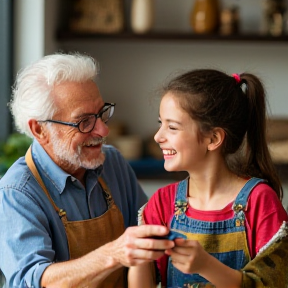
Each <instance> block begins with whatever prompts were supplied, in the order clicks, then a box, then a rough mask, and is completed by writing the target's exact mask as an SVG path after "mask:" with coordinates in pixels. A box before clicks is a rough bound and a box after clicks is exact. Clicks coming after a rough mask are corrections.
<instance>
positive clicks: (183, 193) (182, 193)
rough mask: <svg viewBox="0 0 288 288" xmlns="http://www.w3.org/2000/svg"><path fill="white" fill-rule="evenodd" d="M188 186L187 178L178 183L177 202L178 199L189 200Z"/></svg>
mask: <svg viewBox="0 0 288 288" xmlns="http://www.w3.org/2000/svg"><path fill="white" fill-rule="evenodd" d="M187 187H188V180H187V179H184V180H182V181H180V182H179V183H178V186H177V193H176V197H175V202H176V201H185V202H187Z"/></svg>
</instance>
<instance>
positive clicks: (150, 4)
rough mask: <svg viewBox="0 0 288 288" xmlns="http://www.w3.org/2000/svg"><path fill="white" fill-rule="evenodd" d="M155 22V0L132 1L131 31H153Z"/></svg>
mask: <svg viewBox="0 0 288 288" xmlns="http://www.w3.org/2000/svg"><path fill="white" fill-rule="evenodd" d="M153 22H154V0H132V4H131V29H132V31H133V32H134V33H147V32H149V31H151V29H152V27H153Z"/></svg>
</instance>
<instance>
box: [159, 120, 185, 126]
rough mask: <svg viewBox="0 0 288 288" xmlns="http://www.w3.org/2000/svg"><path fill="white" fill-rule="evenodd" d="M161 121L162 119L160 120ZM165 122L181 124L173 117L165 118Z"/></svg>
mask: <svg viewBox="0 0 288 288" xmlns="http://www.w3.org/2000/svg"><path fill="white" fill-rule="evenodd" d="M162 121H163V120H162ZM165 121H166V122H168V123H175V124H178V125H182V123H181V122H179V121H177V120H174V119H169V118H168V119H165Z"/></svg>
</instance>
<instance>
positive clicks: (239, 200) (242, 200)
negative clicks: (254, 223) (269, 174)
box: [232, 177, 267, 213]
mask: <svg viewBox="0 0 288 288" xmlns="http://www.w3.org/2000/svg"><path fill="white" fill-rule="evenodd" d="M261 182H267V181H266V180H264V179H260V178H255V177H253V178H251V179H249V180H248V181H247V182H246V183H245V185H244V186H243V188H242V189H241V190H240V192H239V194H238V195H237V197H236V200H235V202H234V204H233V207H232V208H233V210H234V211H235V212H236V213H237V212H239V211H240V210H245V209H246V205H247V200H248V197H249V195H250V192H251V191H252V190H253V188H254V187H255V186H256V185H257V184H258V183H261Z"/></svg>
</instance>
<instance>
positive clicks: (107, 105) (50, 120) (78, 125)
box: [38, 103, 116, 134]
mask: <svg viewBox="0 0 288 288" xmlns="http://www.w3.org/2000/svg"><path fill="white" fill-rule="evenodd" d="M115 105H116V103H104V106H103V107H102V109H101V111H100V112H99V113H97V114H89V115H87V117H90V116H94V117H95V122H94V125H93V127H92V128H91V129H90V130H89V131H87V132H83V131H81V130H80V128H79V127H80V124H81V123H82V122H83V121H85V120H86V119H87V118H86V117H85V118H83V119H81V120H80V121H78V122H76V123H74V122H65V121H59V120H52V119H48V120H39V121H38V122H40V123H45V122H49V123H56V124H62V125H66V126H71V127H74V128H77V129H78V131H79V132H81V133H83V134H86V133H90V132H91V131H92V130H93V129H94V127H95V124H96V121H97V119H98V118H100V119H101V120H102V115H103V114H104V113H105V112H106V111H107V110H108V109H111V108H112V109H113V111H112V114H111V116H110V117H109V118H108V119H107V121H103V120H102V121H103V122H104V123H107V122H108V120H109V119H110V118H111V117H112V116H113V114H114V109H115V108H114V107H115Z"/></svg>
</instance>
